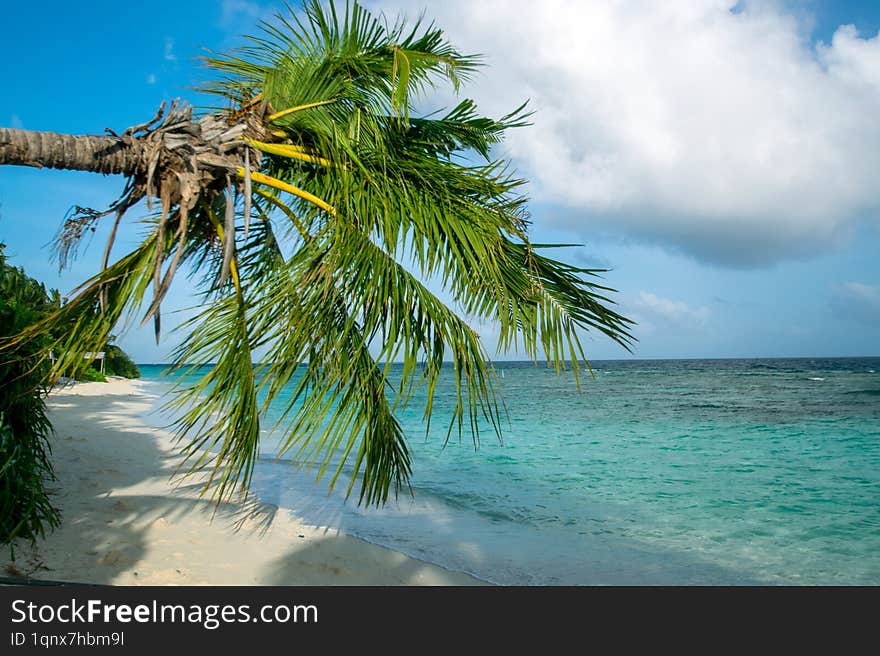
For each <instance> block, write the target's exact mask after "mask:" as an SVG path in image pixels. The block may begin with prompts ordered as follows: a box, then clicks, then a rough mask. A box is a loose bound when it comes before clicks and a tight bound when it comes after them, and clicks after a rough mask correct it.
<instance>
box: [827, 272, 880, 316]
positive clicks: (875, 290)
mask: <svg viewBox="0 0 880 656" xmlns="http://www.w3.org/2000/svg"><path fill="white" fill-rule="evenodd" d="M831 308H832V310H833V311H834V312H835V313H836V314H837V315H839V316H843V317H846V318H849V319H855V320H856V321H859V322H861V323H865V324H868V325H871V326H880V285H866V284H864V283H861V282H845V283H843V284H841V285H838V286H837V287H836V288H835V289H834V290H833V292H832V296H831Z"/></svg>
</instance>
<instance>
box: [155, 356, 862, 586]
mask: <svg viewBox="0 0 880 656" xmlns="http://www.w3.org/2000/svg"><path fill="white" fill-rule="evenodd" d="M591 364H592V367H593V371H594V377H590V376H589V375H587V376H586V377H585V378H584V380H583V385H582V391H580V392H579V391H578V390H577V387H576V386H575V384H574V381H573V378H572V376H571V374H563V375H562V376H561V377H557V375H556V373H555V372H554V371H553V370H550V369H547V368H546V367H544V366H535V365H534V364H532V363H526V362H500V363H496V368H497V370H498V371H499V374H500V375H503V378H502V379H501V383H502V391H503V396H504V402H505V405H506V409H507V414H506V420H505V423H504V425H503V430H504V433H503V443H498V441H497V440H496V439H495V438H494V435H493V433H492V432H491V431H486V432H485V434H483V436H482V440H481V443H480V445H479V448H475V446H474V444H473V442H472V441H471V439H470V437H469V434H465V435H464V436H463V438H462V440H461V442H459V441H458V439H457V436H453V438H452V439H451V440H450V441H449V442H448V444H446V443H445V442H446V439H445V438H446V426H447V423H448V417H449V416H448V414H446V413H448V410H445V408H448V407H449V404H450V403H451V398H452V392H453V387H452V384H451V378H450V379H449V380H448V381H446V382H447V383H448V384H447V385H446V386H445V387H444V385H442V384H441V385H440V386H439V387H438V392H437V395H438V397H437V401H436V403H435V406H436V408H437V411H436V412H435V415H434V419H433V420H432V426H431V432H430V434H428V435H427V437H426V435H425V426H424V423H423V419H422V406H421V405H420V404H419V403H418V398H416V399H415V400H414V402H413V403H412V404H411V406H410V407H409V408H408V409H406V410H404V411H402V412H401V413H399V419H400V420H401V423H402V425H403V426H404V428H405V429H406V431H407V435H408V437H409V444H410V446H411V450H412V454H413V470H414V473H413V478H412V483H413V494H412V496H410V495H409V494H403V495H401V496H400V497H399V498H398V499H397V500H396V501H394V502H391V503H389V504H388V505H387V506H386V507H384V508H380V509H375V508H359V507H358V506H357V505H356V498H353V499H351V500H349V501H345V499H344V498H343V494H342V492H334V493H333V494H330V495H328V494H327V490H326V484H325V483H319V484H317V485H316V484H315V483H314V476H313V475H312V474H310V473H309V471H308V470H300V469H298V468H297V467H295V466H293V465H292V464H291V463H290V462H286V461H283V460H278V459H277V458H276V457H275V456H274V455H273V453H272V438H271V436H270V437H267V439H266V448H265V453H264V454H263V455H262V456H261V458H260V461H259V463H258V467H257V471H256V474H255V491H256V493H257V495H258V496H259V497H260V498H261V499H262V500H263V501H264V502H266V503H270V504H275V505H277V506H279V507H281V508H285V509H289V510H290V511H291V512H292V513H293V514H294V515H296V516H299V517H302V518H304V519H305V520H306V521H307V522H309V523H312V524H315V525H322V526H331V527H334V528H337V529H339V530H341V531H343V532H345V533H348V534H351V535H355V536H358V537H360V538H362V539H364V540H367V541H370V542H373V543H376V544H380V545H383V546H387V547H390V548H393V549H396V550H398V551H401V552H404V553H407V554H409V555H412V556H415V557H417V558H421V559H423V560H426V561H429V562H433V563H436V564H438V565H441V566H444V567H447V568H450V569H454V570H461V571H465V572H469V573H471V574H473V575H474V576H476V577H478V578H481V579H484V580H486V581H489V582H493V583H498V584H510V585H581V584H588V585H678V584H688V585H690V584H696V585H716V584H724V585H751V584H760V585H878V584H880V358H844V359H822V358H815V359H778V360H775V359H760V360H651V361H647V360H645V361H637V360H616V361H598V362H592V363H591ZM161 370H162V367H160V366H155V365H144V366H142V372H143V375H144V380H147V381H152V382H154V383H156V385H157V389H158V388H159V386H160V385H164V384H167V382H168V380H169V378H168V377H167V376H161V375H160V373H161ZM163 381H164V382H163ZM277 411H278V410H277V408H272V409H270V411H269V413H268V416H267V425H269V424H271V423H273V420H274V419H275V418H277ZM444 415H445V416H444ZM339 487H340V488H342V491H344V489H345V487H346V486H345V485H342V484H340V485H339ZM353 496H356V495H353Z"/></svg>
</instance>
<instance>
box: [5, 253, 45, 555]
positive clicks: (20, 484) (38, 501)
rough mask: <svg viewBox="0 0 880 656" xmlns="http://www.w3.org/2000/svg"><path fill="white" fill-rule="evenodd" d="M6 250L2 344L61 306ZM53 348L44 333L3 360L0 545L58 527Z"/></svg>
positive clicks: (17, 346)
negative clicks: (52, 488) (50, 400)
mask: <svg viewBox="0 0 880 656" xmlns="http://www.w3.org/2000/svg"><path fill="white" fill-rule="evenodd" d="M4 249H5V246H4V245H3V244H0V339H3V338H9V337H11V336H14V335H17V334H20V333H21V332H22V331H23V330H25V329H27V328H29V327H31V326H34V325H35V324H38V323H39V322H40V321H41V320H42V319H44V318H45V317H47V316H50V315H51V314H52V313H53V312H54V311H56V310H57V308H58V307H59V305H60V299H59V298H58V294H57V293H56V292H52V293H49V292H47V290H46V288H45V286H43V285H42V284H41V283H39V282H38V281H36V280H34V279H33V278H30V277H29V276H28V275H27V274H25V272H24V270H23V269H21V268H18V267H14V266H12V265H10V264H9V263H8V262H7V259H6V255H5V252H4ZM50 343H51V336H50V334H49V333H48V332H47V331H46V330H45V328H44V329H42V330H41V331H36V332H33V333H32V334H31V336H30V338H29V339H28V340H26V341H20V342H17V343H16V344H15V345H14V347H12V348H6V349H4V350H3V352H2V354H0V390H2V392H0V544H7V543H8V544H10V545H11V544H12V541H13V540H14V539H16V538H22V539H30V540H33V539H35V538H37V537H38V536H42V535H44V534H45V531H46V530H47V529H50V528H52V527H54V526H57V525H58V522H59V514H58V511H57V510H56V508H55V507H54V506H53V505H52V503H51V502H50V500H49V497H48V494H47V490H46V487H45V486H46V484H47V483H48V482H50V481H51V480H52V479H54V472H53V469H52V464H51V461H50V458H49V455H50V451H51V447H50V444H49V435H50V432H51V430H52V427H51V424H50V423H49V419H48V417H47V416H46V403H45V397H46V392H47V386H46V381H47V376H48V373H49V367H48V363H47V362H46V361H45V357H44V355H45V352H46V351H47V349H48V347H49V344H50ZM10 549H12V547H11V546H10ZM14 555H15V554H14V552H13V553H12V556H13V557H14Z"/></svg>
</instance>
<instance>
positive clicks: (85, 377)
mask: <svg viewBox="0 0 880 656" xmlns="http://www.w3.org/2000/svg"><path fill="white" fill-rule="evenodd" d="M75 378H76V380H81V381H85V382H87V383H106V382H107V378H106V377H105V376H104V374H102V373H101V372H100V371H98V370H97V369H95V368H94V367H93V366H91V365H90V366H88V367H86V368H84V369H80V370H79V371H78V372H77V374H76V376H75Z"/></svg>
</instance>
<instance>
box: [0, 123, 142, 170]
mask: <svg viewBox="0 0 880 656" xmlns="http://www.w3.org/2000/svg"><path fill="white" fill-rule="evenodd" d="M141 146H142V144H140V143H139V142H137V141H134V140H129V143H125V140H124V139H122V138H120V137H111V136H100V135H72V134H59V133H57V132H36V131H33V130H19V129H15V128H0V165H3V164H12V165H17V166H34V167H37V168H44V167H45V168H50V169H67V170H74V171H90V172H92V173H105V174H110V173H121V174H123V175H133V174H134V173H135V172H136V170H137V168H138V165H139V164H140V163H141V162H142V160H143V157H144V152H143V148H142V147H141Z"/></svg>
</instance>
